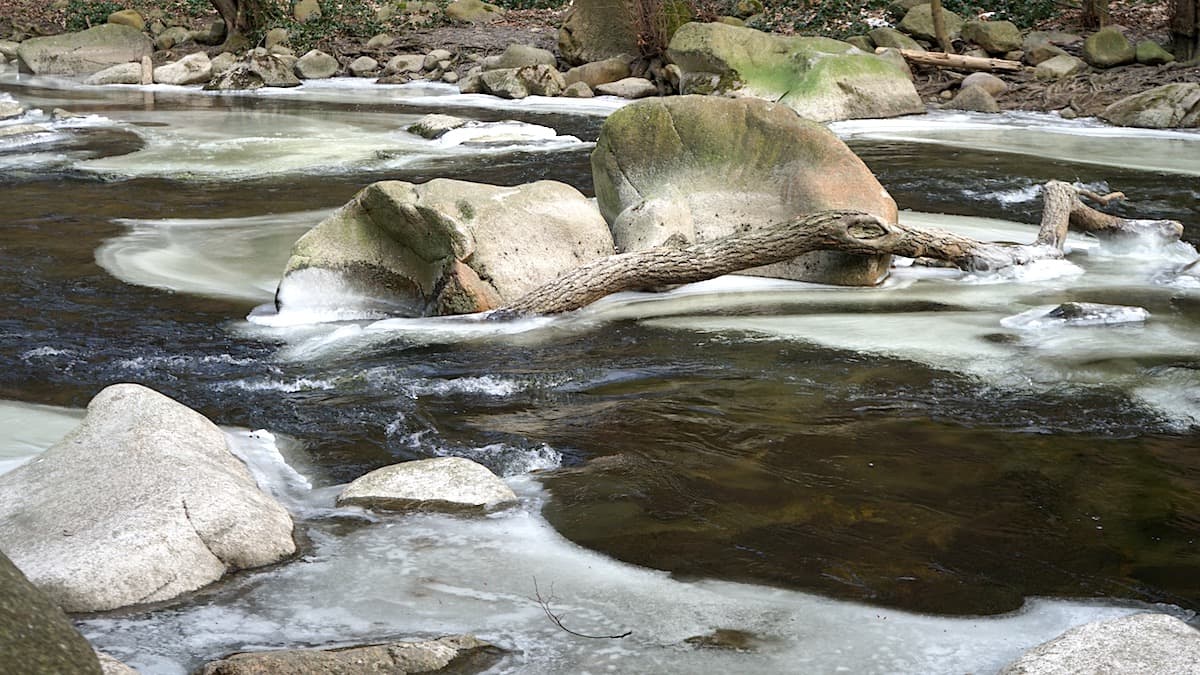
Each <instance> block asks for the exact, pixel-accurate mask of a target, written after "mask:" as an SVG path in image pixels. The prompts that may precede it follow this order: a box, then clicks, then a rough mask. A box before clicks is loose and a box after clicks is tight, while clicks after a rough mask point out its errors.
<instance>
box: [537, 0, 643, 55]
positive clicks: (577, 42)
mask: <svg viewBox="0 0 1200 675" xmlns="http://www.w3.org/2000/svg"><path fill="white" fill-rule="evenodd" d="M558 52H559V53H560V54H562V57H563V59H564V60H565V61H566V62H567V63H569V64H571V65H573V66H578V65H582V64H584V63H590V62H592V61H603V60H605V59H612V58H620V59H623V60H625V61H626V62H628V61H630V60H632V59H633V57H635V56H637V55H638V54H640V53H641V49H639V47H638V38H637V31H636V30H635V29H634V21H633V15H632V14H631V13H630V12H628V11H625V10H623V9H619V8H616V7H614V5H613V3H611V2H606V1H605V0H575V2H573V3H572V4H571V9H570V11H568V12H567V16H566V18H565V19H564V20H563V25H562V28H560V29H559V30H558Z"/></svg>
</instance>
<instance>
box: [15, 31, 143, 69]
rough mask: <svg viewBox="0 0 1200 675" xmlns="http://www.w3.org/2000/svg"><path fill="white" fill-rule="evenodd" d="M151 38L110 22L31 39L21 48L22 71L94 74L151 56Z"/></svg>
mask: <svg viewBox="0 0 1200 675" xmlns="http://www.w3.org/2000/svg"><path fill="white" fill-rule="evenodd" d="M152 51H153V45H151V44H150V38H148V37H146V36H145V35H144V34H143V33H142V32H141V31H139V30H137V29H136V28H131V27H129V26H122V25H119V24H112V23H106V24H104V25H102V26H96V27H95V28H89V29H87V30H85V31H81V32H79V33H64V34H63V35H53V36H50V37H39V38H30V39H28V40H26V41H24V42H22V43H21V46H20V47H18V48H17V58H18V59H19V60H20V65H21V70H23V71H25V72H30V73H33V74H35V75H91V74H92V73H95V72H97V71H100V70H104V69H105V68H107V67H109V66H114V65H116V64H118V63H129V62H130V61H141V60H142V57H143V56H150V53H151V52H152Z"/></svg>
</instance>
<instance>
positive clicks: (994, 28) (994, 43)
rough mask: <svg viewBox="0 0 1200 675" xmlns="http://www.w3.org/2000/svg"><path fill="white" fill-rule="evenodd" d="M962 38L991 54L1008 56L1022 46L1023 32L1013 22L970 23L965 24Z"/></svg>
mask: <svg viewBox="0 0 1200 675" xmlns="http://www.w3.org/2000/svg"><path fill="white" fill-rule="evenodd" d="M962 36H963V39H964V40H970V41H971V42H974V43H975V44H977V45H979V46H980V47H982V48H983V50H984V51H986V52H987V53H989V54H1006V53H1008V52H1011V51H1013V50H1014V49H1020V48H1021V44H1022V39H1021V30H1020V29H1019V28H1017V25H1016V24H1014V23H1013V22H1011V21H968V22H966V23H965V24H963V27H962Z"/></svg>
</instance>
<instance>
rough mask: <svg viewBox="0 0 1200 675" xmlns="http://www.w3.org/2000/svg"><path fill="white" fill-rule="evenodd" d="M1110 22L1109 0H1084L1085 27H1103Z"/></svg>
mask: <svg viewBox="0 0 1200 675" xmlns="http://www.w3.org/2000/svg"><path fill="white" fill-rule="evenodd" d="M1110 23H1112V19H1111V18H1110V17H1109V13H1108V0H1083V26H1084V28H1103V27H1105V26H1107V25H1108V24H1110Z"/></svg>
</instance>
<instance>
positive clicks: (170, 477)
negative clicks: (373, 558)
mask: <svg viewBox="0 0 1200 675" xmlns="http://www.w3.org/2000/svg"><path fill="white" fill-rule="evenodd" d="M0 541H3V542H4V550H5V552H6V553H7V554H8V555H9V556H10V557H11V558H12V560H13V562H14V563H16V564H17V566H18V567H20V568H21V570H22V571H24V572H25V574H26V575H28V577H29V579H30V580H31V581H32V582H33V583H34V584H36V585H37V586H38V587H39V588H41V589H42V590H43V591H44V592H45V593H46V594H47V595H49V596H50V598H51V599H52V600H54V601H55V602H57V603H58V604H59V605H60V606H61V607H62V608H63V609H65V610H67V611H69V612H92V611H103V610H108V609H115V608H118V607H125V606H128V605H134V604H139V603H146V602H159V601H164V600H170V599H171V598H174V597H176V596H178V595H180V594H182V593H186V592H188V591H193V590H196V589H197V588H200V587H202V586H204V585H206V584H209V583H211V582H213V581H216V580H217V579H219V578H220V577H221V576H222V575H224V574H225V573H226V572H229V571H232V570H237V569H243V568H248V567H258V566H261V565H268V564H270V563H273V562H276V561H278V560H280V559H282V558H284V557H286V556H289V555H291V554H292V553H294V552H295V548H296V547H295V543H294V542H293V540H292V520H291V517H290V516H289V515H288V513H287V511H286V510H284V508H283V507H282V506H280V505H279V504H278V503H277V502H276V501H275V500H274V499H272V498H271V497H270V496H268V495H266V494H265V493H263V492H262V491H261V490H259V488H258V486H257V485H256V484H255V482H254V479H253V478H252V477H251V476H250V472H249V471H248V470H247V469H246V466H245V465H244V464H243V463H242V462H241V460H239V459H238V458H237V457H234V456H233V454H232V453H231V452H230V451H229V446H228V445H227V444H226V440H225V434H224V433H223V432H222V431H221V430H220V429H218V428H217V426H216V425H214V424H213V423H212V422H210V421H208V420H207V419H206V418H205V417H204V416H202V415H200V414H199V413H197V412H195V411H194V410H191V409H189V408H187V407H186V406H183V405H181V404H179V403H177V402H175V401H173V400H171V399H170V398H167V397H166V396H163V395H162V394H159V393H158V392H155V391H153V390H151V389H147V388H146V387H143V386H140V385H136V384H117V385H113V386H110V387H107V388H106V389H104V390H103V391H101V392H100V393H99V394H97V395H96V397H95V398H93V399H92V401H91V403H90V404H88V411H87V416H86V417H85V418H84V420H83V422H82V423H81V424H80V425H79V427H77V428H76V429H75V430H74V431H72V432H71V433H69V434H68V435H67V436H66V437H65V438H63V439H62V440H61V441H59V442H58V443H56V444H55V445H54V446H53V447H51V448H50V449H49V450H46V451H45V452H44V453H43V454H42V455H40V456H39V457H37V458H36V459H34V460H32V461H30V462H28V463H27V464H24V465H22V466H20V467H18V468H17V469H14V470H13V471H12V472H10V473H7V474H5V475H3V476H0Z"/></svg>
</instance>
